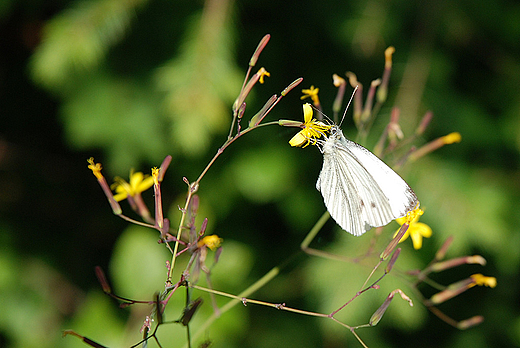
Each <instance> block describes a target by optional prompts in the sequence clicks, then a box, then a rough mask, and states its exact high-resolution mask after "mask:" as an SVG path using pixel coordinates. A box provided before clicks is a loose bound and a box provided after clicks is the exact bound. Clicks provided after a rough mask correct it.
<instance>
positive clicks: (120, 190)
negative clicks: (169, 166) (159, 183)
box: [112, 171, 154, 202]
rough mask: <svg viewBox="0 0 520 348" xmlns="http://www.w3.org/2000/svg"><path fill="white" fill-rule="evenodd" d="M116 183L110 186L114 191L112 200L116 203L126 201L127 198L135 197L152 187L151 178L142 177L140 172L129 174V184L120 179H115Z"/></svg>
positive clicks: (147, 176)
mask: <svg viewBox="0 0 520 348" xmlns="http://www.w3.org/2000/svg"><path fill="white" fill-rule="evenodd" d="M114 180H115V181H116V182H115V183H114V184H112V189H113V190H114V191H116V194H115V195H114V199H115V200H116V201H118V202H120V201H122V200H124V199H126V198H127V197H128V196H132V197H133V196H135V195H137V194H141V192H143V191H146V190H148V189H149V188H150V187H152V185H153V180H154V179H153V177H151V176H149V175H144V174H143V173H141V172H136V173H134V172H133V171H131V172H130V183H128V182H126V181H125V180H123V179H122V178H119V177H116V178H115V179H114Z"/></svg>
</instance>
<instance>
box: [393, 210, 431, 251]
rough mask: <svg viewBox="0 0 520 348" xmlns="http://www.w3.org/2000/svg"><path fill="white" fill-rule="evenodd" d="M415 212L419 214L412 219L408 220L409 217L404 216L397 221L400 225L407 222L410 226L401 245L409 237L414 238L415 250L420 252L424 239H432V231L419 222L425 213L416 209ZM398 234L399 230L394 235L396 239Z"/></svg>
mask: <svg viewBox="0 0 520 348" xmlns="http://www.w3.org/2000/svg"><path fill="white" fill-rule="evenodd" d="M415 211H417V212H416V213H415V214H414V216H413V217H412V218H411V219H407V216H403V217H402V218H398V219H396V220H395V221H397V222H398V223H399V224H400V225H402V224H404V223H405V222H407V223H408V224H409V225H410V226H409V227H408V230H406V232H405V234H404V235H403V238H401V240H400V241H399V243H401V242H402V241H404V240H406V239H407V238H408V236H410V237H411V238H412V243H413V247H414V249H416V250H418V249H421V247H422V239H423V237H424V238H430V237H431V235H432V229H431V228H430V226H428V225H426V224H425V223H422V222H419V217H420V216H421V215H422V214H423V211H422V210H420V209H416V210H415ZM415 211H414V212H415ZM407 220H408V221H407ZM398 232H399V230H397V232H396V233H395V234H394V237H395V236H396V235H397V233H398Z"/></svg>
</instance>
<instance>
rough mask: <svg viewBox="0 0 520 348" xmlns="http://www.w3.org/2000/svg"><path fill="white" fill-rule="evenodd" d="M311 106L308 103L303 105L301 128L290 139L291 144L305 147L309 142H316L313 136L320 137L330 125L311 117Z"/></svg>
mask: <svg viewBox="0 0 520 348" xmlns="http://www.w3.org/2000/svg"><path fill="white" fill-rule="evenodd" d="M312 113H313V112H312V107H311V105H310V104H309V103H306V104H304V105H303V119H304V123H303V125H302V128H303V129H302V130H301V131H299V132H298V133H297V134H296V135H295V136H294V137H292V139H291V140H289V144H290V145H291V146H297V147H306V146H307V145H309V144H311V143H312V144H316V140H315V138H319V137H321V136H322V135H323V134H324V132H326V131H328V130H329V129H330V127H331V126H329V125H326V124H325V123H323V122H320V121H317V120H316V119H313V118H312Z"/></svg>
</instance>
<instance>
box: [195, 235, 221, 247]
mask: <svg viewBox="0 0 520 348" xmlns="http://www.w3.org/2000/svg"><path fill="white" fill-rule="evenodd" d="M222 241H223V239H222V238H219V236H217V235H216V234H213V235H211V236H206V237H204V238H202V239H201V240H199V242H198V243H197V246H198V247H199V248H201V247H203V246H204V245H205V246H207V247H208V248H210V249H211V250H215V249H216V248H218V247H219V246H220V244H222Z"/></svg>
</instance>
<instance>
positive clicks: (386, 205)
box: [316, 125, 418, 236]
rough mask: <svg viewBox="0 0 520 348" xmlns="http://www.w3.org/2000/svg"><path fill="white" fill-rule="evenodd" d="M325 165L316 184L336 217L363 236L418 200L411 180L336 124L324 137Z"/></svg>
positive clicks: (406, 209)
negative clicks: (349, 138)
mask: <svg viewBox="0 0 520 348" xmlns="http://www.w3.org/2000/svg"><path fill="white" fill-rule="evenodd" d="M319 142H320V145H321V151H322V153H323V168H322V170H321V172H320V175H319V178H318V181H317V182H316V188H317V189H318V190H319V191H320V192H321V194H322V196H323V200H324V202H325V206H326V207H327V210H328V211H329V213H330V215H331V216H332V218H333V219H334V220H335V221H336V222H337V223H338V225H339V226H341V228H343V229H344V230H345V231H347V232H350V233H352V234H353V235H355V236H360V235H362V234H363V233H365V232H366V231H368V230H369V229H371V228H372V227H379V226H384V225H386V224H388V223H389V222H390V221H392V220H395V219H397V218H399V217H402V216H404V215H406V213H407V212H409V211H411V210H413V209H414V208H415V207H416V206H417V204H418V200H417V196H416V195H415V193H414V192H413V190H412V189H411V188H410V186H408V184H407V183H406V182H405V181H404V180H403V179H402V178H401V177H400V176H399V175H398V174H397V173H396V172H394V171H393V170H392V169H391V168H390V167H389V166H387V165H386V164H385V163H384V162H383V161H381V160H380V159H379V158H378V157H377V156H376V155H374V154H373V153H371V152H370V151H368V150H367V149H365V148H364V147H362V146H361V145H359V144H356V143H355V142H353V141H350V140H348V139H347V138H346V137H345V136H344V135H343V132H342V131H341V129H340V128H339V127H338V126H336V125H334V126H332V127H331V129H330V135H329V136H328V137H326V138H325V140H320V141H319Z"/></svg>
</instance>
